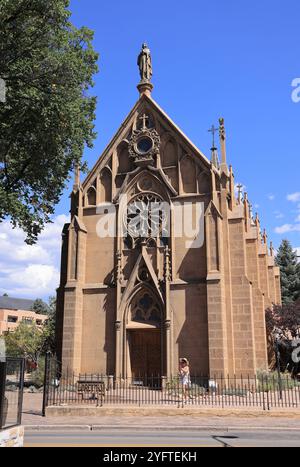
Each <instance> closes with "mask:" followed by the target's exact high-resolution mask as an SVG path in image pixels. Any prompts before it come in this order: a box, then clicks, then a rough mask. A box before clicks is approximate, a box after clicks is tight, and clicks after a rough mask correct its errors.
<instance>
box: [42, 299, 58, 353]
mask: <svg viewBox="0 0 300 467" xmlns="http://www.w3.org/2000/svg"><path fill="white" fill-rule="evenodd" d="M55 326H56V298H55V297H50V298H49V303H48V319H47V321H46V323H45V324H44V337H45V341H44V350H45V351H46V352H47V351H50V352H52V354H54V353H55V352H56V335H55Z"/></svg>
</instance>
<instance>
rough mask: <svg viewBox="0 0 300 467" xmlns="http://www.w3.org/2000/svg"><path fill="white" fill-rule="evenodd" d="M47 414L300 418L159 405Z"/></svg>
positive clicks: (54, 409)
mask: <svg viewBox="0 0 300 467" xmlns="http://www.w3.org/2000/svg"><path fill="white" fill-rule="evenodd" d="M46 416H47V417H48V418H49V419H51V418H52V417H71V416H76V417H99V418H101V417H105V416H106V417H107V416H109V417H111V416H118V417H120V416H121V417H122V416H141V417H163V416H165V417H174V416H181V417H187V416H188V417H208V416H210V417H212V416H213V417H220V418H222V419H223V418H227V417H237V418H249V419H252V418H254V417H255V418H256V417H263V418H265V419H276V418H289V419H291V420H300V411H299V410H297V411H296V412H295V411H290V410H288V411H285V410H282V409H281V410H278V411H264V410H251V409H245V410H241V409H230V408H224V409H215V408H213V409H210V408H203V407H199V408H198V407H193V408H192V407H184V408H179V409H178V408H171V409H170V408H160V409H159V408H157V407H148V408H144V407H132V408H123V407H118V408H116V407H98V408H94V407H82V406H77V407H70V406H50V407H47V409H46Z"/></svg>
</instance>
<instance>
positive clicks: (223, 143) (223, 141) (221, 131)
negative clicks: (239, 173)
mask: <svg viewBox="0 0 300 467" xmlns="http://www.w3.org/2000/svg"><path fill="white" fill-rule="evenodd" d="M219 124H220V128H219V135H220V146H221V170H222V172H225V173H226V174H228V167H227V156H226V131H225V123H224V118H220V119H219Z"/></svg>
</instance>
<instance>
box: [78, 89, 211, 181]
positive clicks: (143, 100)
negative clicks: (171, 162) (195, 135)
mask: <svg viewBox="0 0 300 467" xmlns="http://www.w3.org/2000/svg"><path fill="white" fill-rule="evenodd" d="M144 103H146V104H148V105H149V107H150V108H151V107H152V109H153V110H154V111H156V112H157V113H158V114H159V115H160V117H161V118H162V119H163V120H165V121H166V123H167V124H169V126H170V127H171V128H172V129H173V131H174V132H175V133H177V134H178V135H179V136H180V137H181V138H182V140H183V142H184V143H185V144H186V145H187V146H188V147H189V148H190V149H191V151H192V152H193V153H195V154H196V155H197V156H198V157H199V159H200V160H201V161H202V162H203V163H204V164H205V165H206V166H207V167H208V168H210V161H209V160H208V159H207V157H206V156H205V155H204V154H203V153H202V152H201V151H200V149H198V148H197V146H195V145H194V143H192V141H191V140H190V139H189V138H188V137H187V136H186V135H185V133H184V132H183V131H182V130H181V129H180V128H179V127H178V126H177V125H176V124H175V123H174V122H173V120H172V119H171V118H170V117H169V116H168V115H167V114H166V112H165V111H164V110H163V109H162V108H161V107H160V106H159V105H158V104H157V102H156V101H155V100H154V99H152V97H150V96H147V95H146V94H143V95H142V96H141V97H140V98H139V99H138V101H137V102H136V103H135V105H134V107H133V108H132V110H131V111H130V112H129V114H128V115H127V117H126V118H125V120H124V121H123V123H122V124H121V126H120V127H119V129H118V131H117V132H116V133H115V135H114V137H113V138H112V139H111V141H110V143H109V144H108V145H107V146H106V148H105V149H104V151H103V153H102V155H101V156H100V157H99V159H98V161H97V162H96V164H95V165H94V167H93V168H92V170H91V171H90V173H89V174H88V176H87V177H86V179H85V180H84V182H83V184H82V186H83V188H85V187H86V186H87V185H88V183H89V182H90V181H91V179H92V177H93V176H94V174H95V172H96V171H97V170H98V169H99V168H100V166H101V165H102V163H103V162H104V161H105V158H106V157H107V156H108V157H110V156H111V150H112V148H113V146H114V144H115V142H116V141H117V140H118V139H119V137H120V136H121V134H122V132H123V131H124V129H125V128H126V127H127V125H128V124H129V122H130V120H131V119H132V117H133V116H134V114H135V112H137V110H138V108H139V107H140V106H142V105H143V104H144Z"/></svg>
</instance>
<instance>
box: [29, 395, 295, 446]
mask: <svg viewBox="0 0 300 467" xmlns="http://www.w3.org/2000/svg"><path fill="white" fill-rule="evenodd" d="M41 402H42V398H41V395H40V394H25V395H24V406H23V425H25V443H26V446H35V447H37V446H107V447H109V446H167V447H170V446H184V447H188V446H203V447H205V446H223V445H224V443H227V444H228V445H230V446H234V447H235V446H236V447H238V446H297V447H300V418H299V415H297V413H296V412H291V411H290V412H289V416H285V417H271V416H269V415H268V414H266V415H265V416H260V415H255V416H252V417H245V416H241V414H240V415H239V416H238V415H236V416H234V415H232V416H220V415H219V416H217V415H216V413H215V412H214V411H213V410H212V412H211V413H210V414H209V416H199V415H198V416H194V415H189V416H184V415H174V416H165V415H161V416H155V417H154V416H151V411H149V414H148V415H147V416H141V415H138V414H137V415H121V414H119V415H117V414H114V415H105V414H104V413H103V415H102V412H99V416H98V417H91V416H69V417H62V416H61V417H46V418H43V417H42V416H41ZM222 413H223V412H222ZM100 414H101V415H100ZM150 427H151V428H150ZM218 436H221V437H222V438H220V437H218Z"/></svg>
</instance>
